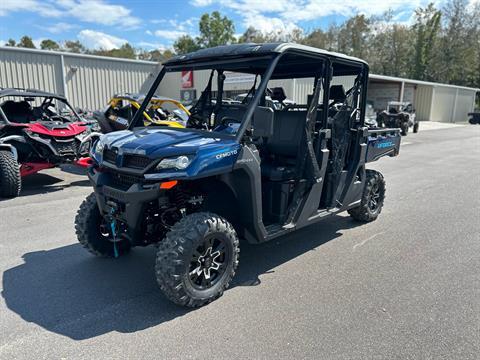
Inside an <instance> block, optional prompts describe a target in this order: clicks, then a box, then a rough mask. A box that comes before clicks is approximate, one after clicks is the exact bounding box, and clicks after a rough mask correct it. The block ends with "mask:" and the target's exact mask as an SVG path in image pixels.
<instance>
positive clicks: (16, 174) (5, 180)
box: [0, 150, 22, 198]
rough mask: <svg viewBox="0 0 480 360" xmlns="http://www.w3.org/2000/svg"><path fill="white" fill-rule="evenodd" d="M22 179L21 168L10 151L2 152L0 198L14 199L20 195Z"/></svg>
mask: <svg viewBox="0 0 480 360" xmlns="http://www.w3.org/2000/svg"><path fill="white" fill-rule="evenodd" d="M21 188H22V179H21V177H20V166H19V165H18V162H17V160H16V159H15V157H14V156H13V153H12V152H11V151H9V150H0V197H5V198H13V197H16V196H18V195H20V190H21Z"/></svg>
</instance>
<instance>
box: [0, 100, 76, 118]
mask: <svg viewBox="0 0 480 360" xmlns="http://www.w3.org/2000/svg"><path fill="white" fill-rule="evenodd" d="M4 97H13V98H16V97H19V98H43V101H42V104H41V105H40V106H42V107H43V106H44V105H45V104H46V103H47V102H49V103H52V101H53V100H58V101H60V102H61V103H63V104H65V105H66V106H67V108H69V109H70V110H71V111H72V113H73V114H74V115H75V117H76V118H77V120H78V121H81V120H82V119H81V118H80V115H78V113H77V112H76V111H75V109H74V107H73V106H72V105H71V104H70V103H69V102H68V100H67V99H65V98H64V97H61V96H55V95H54V94H47V93H45V94H43V93H39V94H35V93H33V94H32V93H28V94H23V95H22V94H6V95H4V96H0V99H3V98H4ZM2 104H3V103H0V105H2ZM2 120H3V122H4V123H5V124H7V125H9V124H12V122H11V121H10V120H8V117H7V115H6V114H5V112H4V111H3V109H2V107H1V106H0V122H1V121H2Z"/></svg>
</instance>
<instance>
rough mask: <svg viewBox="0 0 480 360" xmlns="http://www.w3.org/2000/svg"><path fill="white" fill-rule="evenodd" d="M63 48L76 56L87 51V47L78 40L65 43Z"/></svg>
mask: <svg viewBox="0 0 480 360" xmlns="http://www.w3.org/2000/svg"><path fill="white" fill-rule="evenodd" d="M63 48H64V49H65V50H67V51H69V52H72V53H76V54H81V53H84V52H85V51H86V49H85V47H84V46H83V45H82V43H81V42H80V41H78V40H76V41H71V40H68V41H65V44H64V45H63Z"/></svg>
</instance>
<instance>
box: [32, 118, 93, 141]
mask: <svg viewBox="0 0 480 360" xmlns="http://www.w3.org/2000/svg"><path fill="white" fill-rule="evenodd" d="M28 130H30V131H32V132H34V133H37V134H42V135H48V136H54V137H72V136H76V135H79V134H81V133H83V132H84V131H86V130H87V125H86V124H83V123H80V122H76V123H60V122H54V121H40V122H37V123H33V124H30V125H29V126H28Z"/></svg>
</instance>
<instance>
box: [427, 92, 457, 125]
mask: <svg viewBox="0 0 480 360" xmlns="http://www.w3.org/2000/svg"><path fill="white" fill-rule="evenodd" d="M455 93H456V89H455V88H447V87H440V86H435V88H434V95H433V103H432V112H431V114H432V115H431V119H430V120H433V121H442V122H452V116H453V111H454V106H455Z"/></svg>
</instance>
